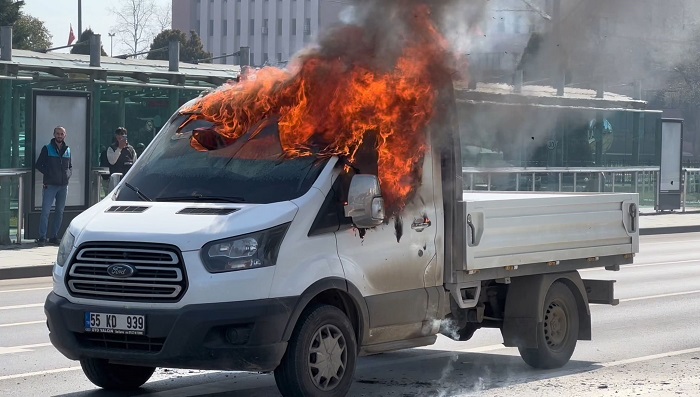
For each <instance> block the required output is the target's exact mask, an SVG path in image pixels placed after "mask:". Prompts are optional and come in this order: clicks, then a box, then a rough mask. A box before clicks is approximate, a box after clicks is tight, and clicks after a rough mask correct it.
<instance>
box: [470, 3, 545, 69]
mask: <svg viewBox="0 0 700 397" xmlns="http://www.w3.org/2000/svg"><path fill="white" fill-rule="evenodd" d="M486 4H487V5H486V10H485V13H484V17H483V19H482V22H481V24H480V26H479V29H478V32H479V33H480V34H479V35H478V36H477V37H476V38H475V39H474V41H473V47H472V48H470V49H469V61H470V73H471V74H472V75H473V76H474V77H476V78H477V79H479V80H481V81H491V82H510V81H511V80H512V76H513V73H514V71H515V69H516V68H517V66H518V63H519V62H520V58H521V56H522V54H523V50H524V49H525V47H526V46H527V43H528V41H529V40H530V36H531V35H532V34H533V33H543V32H545V31H547V30H548V29H550V27H551V22H552V14H553V0H492V1H489V2H488V3H486Z"/></svg>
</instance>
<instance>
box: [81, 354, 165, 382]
mask: <svg viewBox="0 0 700 397" xmlns="http://www.w3.org/2000/svg"><path fill="white" fill-rule="evenodd" d="M80 366H81V367H83V372H84V373H85V376H87V378H88V379H90V382H92V383H94V384H95V385H96V386H99V387H101V388H103V389H111V390H135V389H138V388H139V387H141V386H142V385H143V384H144V383H146V382H148V379H150V378H151V375H153V371H155V370H156V369H155V368H154V367H136V366H132V365H121V364H110V363H109V361H107V360H103V359H98V358H84V359H82V360H80Z"/></svg>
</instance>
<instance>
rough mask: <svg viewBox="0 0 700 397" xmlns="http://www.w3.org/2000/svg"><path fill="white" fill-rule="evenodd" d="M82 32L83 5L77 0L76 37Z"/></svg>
mask: <svg viewBox="0 0 700 397" xmlns="http://www.w3.org/2000/svg"><path fill="white" fill-rule="evenodd" d="M81 34H83V5H82V1H81V0H78V37H80V35H81Z"/></svg>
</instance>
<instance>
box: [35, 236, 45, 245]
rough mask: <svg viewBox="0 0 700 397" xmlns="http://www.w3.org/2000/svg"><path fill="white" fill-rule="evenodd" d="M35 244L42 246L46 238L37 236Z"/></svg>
mask: <svg viewBox="0 0 700 397" xmlns="http://www.w3.org/2000/svg"><path fill="white" fill-rule="evenodd" d="M36 245H38V246H39V247H43V246H45V245H46V239H45V238H38V239H36Z"/></svg>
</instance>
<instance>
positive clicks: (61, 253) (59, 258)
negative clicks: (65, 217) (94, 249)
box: [56, 231, 75, 267]
mask: <svg viewBox="0 0 700 397" xmlns="http://www.w3.org/2000/svg"><path fill="white" fill-rule="evenodd" d="M74 242H75V236H74V235H72V234H71V233H70V232H69V231H66V233H65V234H64V235H63V238H62V239H61V244H60V245H59V246H58V255H56V264H57V265H58V266H60V267H63V265H65V264H66V261H67V260H68V255H70V251H71V249H73V243H74Z"/></svg>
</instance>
